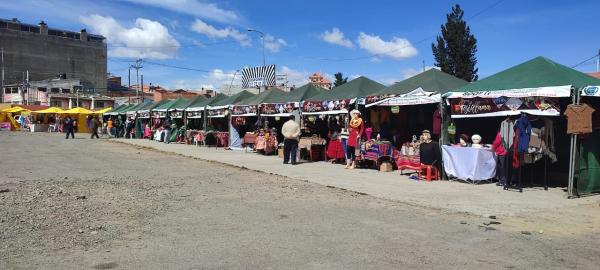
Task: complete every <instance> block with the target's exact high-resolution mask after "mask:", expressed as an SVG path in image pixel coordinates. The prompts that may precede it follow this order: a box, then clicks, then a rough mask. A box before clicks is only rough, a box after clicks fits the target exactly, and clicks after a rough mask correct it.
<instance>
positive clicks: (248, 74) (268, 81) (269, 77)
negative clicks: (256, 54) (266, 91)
mask: <svg viewBox="0 0 600 270" xmlns="http://www.w3.org/2000/svg"><path fill="white" fill-rule="evenodd" d="M275 84H276V79H275V65H268V66H260V67H245V68H243V69H242V87H243V88H250V87H260V86H275Z"/></svg>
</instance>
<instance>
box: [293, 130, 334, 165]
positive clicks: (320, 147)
mask: <svg viewBox="0 0 600 270" xmlns="http://www.w3.org/2000/svg"><path fill="white" fill-rule="evenodd" d="M325 144H327V141H326V140H325V139H323V138H321V137H318V136H312V137H301V138H300V140H299V141H298V149H299V150H300V149H306V150H308V155H309V159H310V161H315V158H316V157H317V156H319V158H321V159H323V160H325Z"/></svg>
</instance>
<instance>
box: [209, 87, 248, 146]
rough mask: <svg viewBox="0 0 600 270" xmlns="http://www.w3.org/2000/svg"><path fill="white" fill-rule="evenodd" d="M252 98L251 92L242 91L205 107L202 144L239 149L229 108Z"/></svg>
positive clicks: (237, 136)
mask: <svg viewBox="0 0 600 270" xmlns="http://www.w3.org/2000/svg"><path fill="white" fill-rule="evenodd" d="M252 96H254V94H252V93H251V92H249V91H247V90H243V91H241V92H239V93H237V94H235V95H232V96H230V97H227V98H224V99H222V100H219V101H216V102H214V103H213V104H210V105H207V106H206V117H207V120H208V123H207V127H206V129H205V131H206V134H205V136H203V137H202V139H203V140H202V141H203V144H206V145H215V146H221V147H233V148H241V147H242V140H241V138H240V135H239V133H237V131H236V130H235V129H234V128H233V126H232V124H231V120H232V119H231V111H230V110H231V108H232V106H234V105H236V104H238V103H239V102H240V101H242V100H245V99H248V98H250V97H252Z"/></svg>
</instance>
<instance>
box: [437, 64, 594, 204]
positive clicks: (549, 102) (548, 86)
mask: <svg viewBox="0 0 600 270" xmlns="http://www.w3.org/2000/svg"><path fill="white" fill-rule="evenodd" d="M599 83H600V80H598V79H596V78H593V77H591V76H589V75H587V74H584V73H582V72H579V71H577V70H574V69H572V68H569V67H567V66H564V65H561V64H559V63H556V62H554V61H552V60H550V59H547V58H544V57H536V58H534V59H531V60H529V61H526V62H524V63H522V64H519V65H516V66H514V67H511V68H509V69H506V70H504V71H501V72H498V73H496V74H494V75H492V76H489V77H487V78H484V79H482V80H480V81H477V82H474V83H471V84H467V85H465V86H462V87H459V88H457V89H454V90H453V91H452V92H450V93H447V94H446V95H445V97H446V98H447V100H448V102H447V103H448V104H449V105H450V113H451V117H452V118H453V119H460V118H474V117H494V116H511V115H519V114H527V115H533V116H537V117H546V118H545V119H546V120H544V124H546V125H545V130H547V131H548V132H551V133H552V134H554V135H553V138H554V139H553V142H550V143H547V144H546V147H547V148H548V149H554V152H556V156H557V157H558V161H560V162H561V163H559V164H558V165H554V166H552V169H556V170H561V169H564V168H565V167H567V164H566V162H564V161H565V160H566V156H567V155H568V156H569V164H568V168H569V180H568V184H569V195H572V194H573V178H574V175H573V173H574V168H575V167H574V165H575V158H576V151H575V150H576V147H575V142H576V141H575V139H574V136H571V150H569V151H567V150H566V145H567V144H568V143H566V141H567V138H568V137H567V134H566V129H565V127H564V124H562V122H559V121H553V119H557V118H556V117H558V116H560V115H561V111H562V109H564V108H561V104H563V106H564V104H567V103H570V102H569V98H570V97H571V95H572V92H573V90H574V89H580V88H583V87H585V86H587V85H595V84H599ZM540 119H542V118H540ZM502 120H503V118H502V119H498V118H496V119H494V120H492V119H485V120H483V121H475V122H474V123H475V124H471V129H473V130H471V132H473V131H476V129H483V128H484V127H485V126H490V125H495V124H497V126H495V127H494V128H493V130H492V131H493V132H492V133H490V134H488V135H490V136H489V137H494V136H495V134H496V133H497V132H498V129H499V127H500V121H502ZM540 121H541V120H540ZM462 124H464V125H465V126H469V124H468V123H466V122H463V123H462ZM462 124H459V125H457V129H459V128H460V125H462ZM550 124H551V125H552V126H549V125H550ZM463 130H464V128H463ZM457 133H460V132H457ZM507 137H508V136H507ZM484 138H485V137H484ZM489 140H491V139H488V141H489ZM544 156H546V155H544ZM563 157H564V158H563ZM561 173H564V172H562V171H561ZM520 178H521V177H519V181H520ZM544 178H546V177H544ZM545 185H547V183H545ZM517 187H518V188H519V189H521V185H520V182H519V185H518V186H517ZM521 190H522V189H521Z"/></svg>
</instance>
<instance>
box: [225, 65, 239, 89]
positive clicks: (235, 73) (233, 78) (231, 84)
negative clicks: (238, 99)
mask: <svg viewBox="0 0 600 270" xmlns="http://www.w3.org/2000/svg"><path fill="white" fill-rule="evenodd" d="M238 71H240V70H239V69H238V70H236V71H235V72H234V73H233V77H232V78H231V83H229V90H227V94H228V95H231V86H233V80H235V75H237V73H238Z"/></svg>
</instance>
